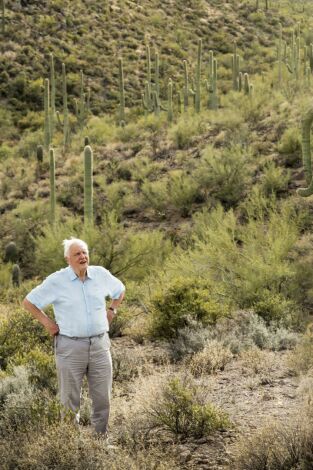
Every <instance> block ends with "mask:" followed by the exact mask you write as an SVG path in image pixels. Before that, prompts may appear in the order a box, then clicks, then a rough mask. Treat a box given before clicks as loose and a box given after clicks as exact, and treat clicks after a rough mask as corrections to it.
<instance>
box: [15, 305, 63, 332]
mask: <svg viewBox="0 0 313 470" xmlns="http://www.w3.org/2000/svg"><path fill="white" fill-rule="evenodd" d="M22 304H23V307H24V308H25V309H26V310H27V311H28V312H30V313H31V314H32V315H33V317H34V318H35V319H36V320H38V321H39V322H40V323H41V324H42V325H43V326H44V327H45V328H46V329H47V330H48V331H49V333H50V334H51V335H55V334H56V333H58V331H59V327H58V325H57V324H56V323H55V322H54V321H53V320H51V318H49V317H48V316H47V315H46V314H45V312H43V311H42V310H40V309H39V308H38V307H36V305H34V304H32V303H31V302H30V301H29V300H27V299H26V298H25V299H24V300H23V302H22Z"/></svg>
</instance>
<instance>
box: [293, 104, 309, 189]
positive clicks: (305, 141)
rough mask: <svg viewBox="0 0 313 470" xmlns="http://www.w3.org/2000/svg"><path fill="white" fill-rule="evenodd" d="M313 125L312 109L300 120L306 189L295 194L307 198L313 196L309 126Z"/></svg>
mask: <svg viewBox="0 0 313 470" xmlns="http://www.w3.org/2000/svg"><path fill="white" fill-rule="evenodd" d="M312 123H313V108H311V109H309V111H307V112H306V114H305V116H304V117H303V119H302V159H303V167H304V174H305V179H306V183H307V187H306V188H299V189H298V190H297V193H298V194H299V195H300V196H303V197H307V196H311V195H312V194H313V178H312V161H311V126H312Z"/></svg>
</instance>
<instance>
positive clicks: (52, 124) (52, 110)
mask: <svg viewBox="0 0 313 470" xmlns="http://www.w3.org/2000/svg"><path fill="white" fill-rule="evenodd" d="M50 87H51V95H50V138H51V141H52V139H53V135H54V128H55V122H54V121H55V73H54V58H53V54H52V53H51V54H50Z"/></svg>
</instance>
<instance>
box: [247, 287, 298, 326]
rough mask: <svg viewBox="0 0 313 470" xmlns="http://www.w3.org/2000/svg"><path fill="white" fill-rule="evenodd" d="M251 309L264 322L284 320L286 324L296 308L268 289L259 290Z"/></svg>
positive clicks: (293, 303) (292, 303) (293, 304)
mask: <svg viewBox="0 0 313 470" xmlns="http://www.w3.org/2000/svg"><path fill="white" fill-rule="evenodd" d="M256 297H257V298H256V300H255V302H253V303H252V308H253V310H254V311H255V313H257V314H258V315H259V316H260V317H262V318H263V319H264V320H265V321H266V322H268V323H269V322H271V321H276V322H279V321H280V320H285V321H286V323H287V322H288V320H289V319H290V316H292V315H293V314H294V313H295V312H296V311H297V310H298V306H297V304H296V303H295V302H293V301H292V300H288V299H286V297H285V296H284V295H283V294H280V293H279V292H273V291H270V290H269V289H264V290H261V291H259V292H258V293H257V295H256Z"/></svg>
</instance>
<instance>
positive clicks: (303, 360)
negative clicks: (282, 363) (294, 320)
mask: <svg viewBox="0 0 313 470" xmlns="http://www.w3.org/2000/svg"><path fill="white" fill-rule="evenodd" d="M288 366H289V368H290V370H291V371H292V372H293V373H294V374H296V375H299V374H302V373H307V372H308V371H309V370H310V369H311V368H312V367H313V332H312V326H309V327H308V329H307V331H306V333H305V334H304V335H303V337H302V338H301V340H300V341H299V342H298V344H297V346H296V347H295V349H294V350H293V351H291V352H290V353H289V356H288Z"/></svg>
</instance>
